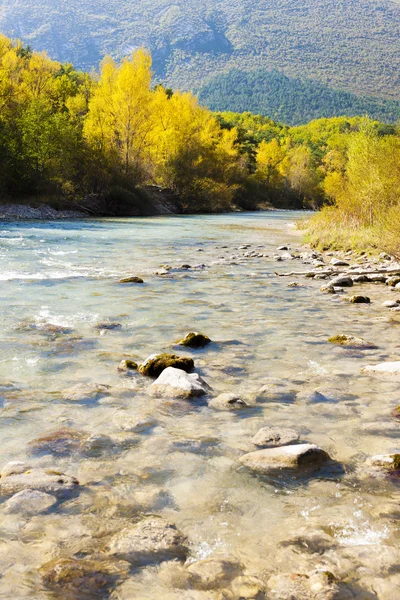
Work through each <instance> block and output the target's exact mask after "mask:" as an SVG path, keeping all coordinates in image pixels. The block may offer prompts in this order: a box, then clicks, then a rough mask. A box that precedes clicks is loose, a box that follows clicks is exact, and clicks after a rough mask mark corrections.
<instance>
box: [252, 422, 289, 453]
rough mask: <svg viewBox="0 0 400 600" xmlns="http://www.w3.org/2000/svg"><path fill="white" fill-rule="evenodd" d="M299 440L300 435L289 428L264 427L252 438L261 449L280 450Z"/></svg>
mask: <svg viewBox="0 0 400 600" xmlns="http://www.w3.org/2000/svg"><path fill="white" fill-rule="evenodd" d="M298 440H299V434H298V433H297V432H296V431H295V430H294V429H290V428H288V427H262V429H260V430H259V431H258V432H257V433H256V435H255V436H254V437H253V438H252V440H251V441H252V442H253V444H254V445H255V446H258V447H259V448H279V447H280V446H289V445H290V444H294V443H296V442H297V441H298Z"/></svg>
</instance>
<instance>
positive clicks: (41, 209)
mask: <svg viewBox="0 0 400 600" xmlns="http://www.w3.org/2000/svg"><path fill="white" fill-rule="evenodd" d="M83 217H87V215H86V214H85V213H84V212H80V211H77V210H56V209H55V208H52V207H51V206H48V205H47V204H40V205H39V206H35V207H33V206H28V205H25V204H0V219H1V220H5V221H11V220H12V221H14V220H17V219H21V220H23V219H79V218H83Z"/></svg>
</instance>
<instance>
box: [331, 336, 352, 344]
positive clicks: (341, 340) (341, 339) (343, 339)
mask: <svg viewBox="0 0 400 600" xmlns="http://www.w3.org/2000/svg"><path fill="white" fill-rule="evenodd" d="M349 339H350V337H349V336H348V335H344V334H342V335H333V336H332V337H330V338H329V339H328V342H329V343H330V344H339V345H340V346H346V345H347V344H348V342H349Z"/></svg>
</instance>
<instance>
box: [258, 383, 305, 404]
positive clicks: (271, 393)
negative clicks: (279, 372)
mask: <svg viewBox="0 0 400 600" xmlns="http://www.w3.org/2000/svg"><path fill="white" fill-rule="evenodd" d="M296 393H297V390H296V389H295V386H294V385H292V384H291V383H290V382H286V381H284V380H281V379H270V380H269V381H268V382H266V383H264V385H263V386H262V388H261V389H260V390H259V392H258V393H257V396H256V397H257V400H258V401H259V402H294V400H295V398H296Z"/></svg>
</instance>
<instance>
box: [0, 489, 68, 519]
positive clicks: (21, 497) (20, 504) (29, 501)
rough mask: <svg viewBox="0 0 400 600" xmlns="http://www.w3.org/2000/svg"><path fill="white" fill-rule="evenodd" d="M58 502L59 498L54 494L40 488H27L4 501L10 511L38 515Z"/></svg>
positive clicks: (6, 508) (7, 510) (5, 506)
mask: <svg viewBox="0 0 400 600" xmlns="http://www.w3.org/2000/svg"><path fill="white" fill-rule="evenodd" d="M56 503H57V498H55V497H54V496H53V495H52V494H47V493H45V492H41V491H39V490H30V489H26V490H22V491H21V492H18V493H17V494H14V496H11V498H10V499H9V500H7V502H5V503H4V508H5V510H6V512H8V513H21V514H28V515H36V514H39V513H41V512H45V511H46V510H48V509H49V508H51V507H52V506H54V504H56Z"/></svg>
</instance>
